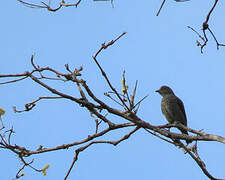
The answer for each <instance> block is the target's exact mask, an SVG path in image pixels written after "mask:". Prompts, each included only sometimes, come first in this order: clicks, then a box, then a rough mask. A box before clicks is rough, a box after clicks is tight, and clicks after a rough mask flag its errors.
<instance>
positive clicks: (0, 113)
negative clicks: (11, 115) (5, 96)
mask: <svg viewBox="0 0 225 180" xmlns="http://www.w3.org/2000/svg"><path fill="white" fill-rule="evenodd" d="M4 114H5V110H4V109H2V108H1V107H0V115H4Z"/></svg>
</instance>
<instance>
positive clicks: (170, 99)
mask: <svg viewBox="0 0 225 180" xmlns="http://www.w3.org/2000/svg"><path fill="white" fill-rule="evenodd" d="M156 92H158V93H159V94H160V95H161V96H162V101H161V110H162V113H163V115H164V116H165V118H166V120H167V121H168V122H169V123H170V124H172V123H175V124H179V123H180V124H182V125H184V126H186V127H187V117H186V113H185V109H184V103H183V102H182V101H181V100H180V99H179V98H178V97H177V96H176V95H175V94H174V92H173V90H172V89H171V88H170V87H168V86H165V85H164V86H161V87H160V89H158V90H156ZM178 129H179V130H180V131H181V132H182V134H186V135H188V132H187V130H184V129H181V128H178ZM191 142H192V141H191V140H186V143H187V144H189V143H191Z"/></svg>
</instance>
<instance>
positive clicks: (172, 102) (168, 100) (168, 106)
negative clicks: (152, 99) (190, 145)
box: [162, 95, 187, 126]
mask: <svg viewBox="0 0 225 180" xmlns="http://www.w3.org/2000/svg"><path fill="white" fill-rule="evenodd" d="M162 111H163V114H164V115H165V116H166V119H167V121H169V122H170V123H173V122H180V123H181V124H183V125H185V126H186V125H187V119H186V114H185V110H184V105H183V102H182V101H181V100H180V99H179V98H178V97H176V96H175V95H171V96H168V97H165V99H163V103H162Z"/></svg>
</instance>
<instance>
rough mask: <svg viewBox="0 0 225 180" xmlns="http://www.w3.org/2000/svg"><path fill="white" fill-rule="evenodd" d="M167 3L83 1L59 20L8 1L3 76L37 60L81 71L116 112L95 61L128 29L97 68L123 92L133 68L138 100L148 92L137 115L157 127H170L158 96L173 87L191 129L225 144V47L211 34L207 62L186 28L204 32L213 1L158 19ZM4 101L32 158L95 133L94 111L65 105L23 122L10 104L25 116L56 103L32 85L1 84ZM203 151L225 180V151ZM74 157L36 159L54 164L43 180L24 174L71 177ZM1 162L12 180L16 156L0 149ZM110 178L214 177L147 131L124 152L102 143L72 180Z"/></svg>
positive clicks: (218, 26) (2, 11)
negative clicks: (161, 89)
mask: <svg viewBox="0 0 225 180" xmlns="http://www.w3.org/2000/svg"><path fill="white" fill-rule="evenodd" d="M30 2H33V3H38V2H39V1H38V0H33V1H30ZM160 4H161V1H157V0H154V1H138V0H134V1H132V2H131V1H128V0H123V1H115V8H112V7H111V4H110V2H92V1H88V2H87V1H82V2H81V4H80V5H79V6H78V8H75V7H70V8H62V9H61V10H59V11H58V12H55V13H52V12H48V11H46V10H44V9H30V8H27V7H24V6H23V5H22V4H20V3H18V2H17V1H16V0H14V1H4V2H3V3H2V5H1V7H0V15H1V28H0V36H1V42H0V43H1V53H0V59H1V60H0V74H13V73H23V72H24V71H27V70H28V71H29V70H31V69H32V67H31V65H30V56H31V55H32V54H33V53H35V54H36V55H35V62H36V63H37V64H39V65H40V66H43V67H44V66H50V67H52V68H55V69H57V70H59V71H62V72H65V71H64V69H65V68H64V64H66V63H68V64H69V65H70V66H71V67H73V68H75V67H77V68H78V67H80V66H83V68H84V71H83V78H84V79H86V81H87V83H88V85H89V87H90V88H91V89H92V90H93V91H94V92H95V93H96V95H97V96H98V97H99V98H101V99H102V100H104V101H106V102H108V103H109V104H110V105H112V106H113V105H115V104H113V103H112V102H111V101H110V100H108V99H107V98H106V97H104V96H103V93H104V92H106V91H108V90H109V88H108V87H107V85H106V83H105V81H104V79H103V77H102V76H101V74H100V72H99V70H98V69H97V67H96V65H95V64H94V62H93V60H92V56H93V55H94V53H95V52H96V51H97V50H98V49H99V48H100V46H101V43H103V42H107V41H110V40H112V39H113V38H115V37H116V36H118V35H119V34H121V33H122V32H123V31H126V32H127V34H126V35H125V36H124V37H123V38H121V39H120V40H119V41H118V42H117V43H116V44H115V45H114V46H112V47H110V48H109V49H107V50H106V51H104V52H103V53H102V54H101V55H100V56H99V62H100V63H101V65H102V67H103V68H104V69H105V71H106V72H107V73H108V75H109V78H110V80H111V82H112V83H113V84H114V86H115V87H117V88H118V89H120V88H121V87H120V81H121V76H122V71H123V70H126V77H127V82H128V84H129V86H130V88H131V87H133V85H134V83H135V80H138V81H139V87H138V93H137V97H138V98H142V97H143V96H145V95H146V94H149V97H148V98H147V99H146V100H145V101H144V102H143V103H142V105H141V109H140V111H139V116H140V117H141V118H142V119H143V120H145V121H147V122H150V123H151V124H154V125H161V124H164V123H166V120H165V118H164V117H163V115H162V114H161V110H160V101H161V97H160V96H159V95H158V94H156V93H155V92H154V91H155V90H156V89H158V88H159V87H160V86H161V85H164V84H166V85H169V86H171V87H172V88H173V90H174V91H175V93H176V94H177V95H178V96H179V97H180V98H181V99H182V100H183V101H184V104H185V108H186V113H187V117H188V125H189V126H190V127H191V128H193V129H199V130H200V129H204V131H205V132H207V133H212V134H218V135H221V136H225V121H224V119H225V110H224V107H225V71H224V69H225V48H222V47H221V48H220V50H219V51H217V50H216V46H215V42H214V41H212V38H211V37H210V36H209V40H210V42H209V44H208V46H207V47H205V49H204V54H201V53H200V49H199V48H198V47H196V45H195V42H196V39H197V38H198V37H197V36H196V35H195V34H194V33H193V32H192V31H190V30H189V29H188V28H187V26H188V25H189V26H192V27H194V28H196V29H200V28H201V24H202V22H203V21H204V20H205V17H206V14H207V12H208V10H209V8H210V7H211V5H212V2H210V1H207V2H206V1H205V0H199V1H194V0H192V1H188V2H183V3H177V2H175V1H172V0H170V1H169V0H167V2H166V4H165V6H164V8H163V9H162V11H161V14H160V16H159V17H156V16H155V14H156V12H157V10H158V8H159V7H160ZM224 6H225V2H224V1H220V2H219V3H218V6H217V7H216V11H215V12H213V14H212V18H211V19H210V22H209V25H210V26H211V28H212V29H213V31H214V32H215V34H216V36H217V38H218V40H220V41H221V42H225V37H224V30H225V24H224ZM1 82H2V79H1ZM45 82H46V81H45ZM51 85H52V86H53V87H54V88H57V89H59V90H62V91H66V92H68V93H70V94H73V95H75V96H78V93H77V91H76V90H75V87H74V85H72V84H71V83H65V84H59V83H56V82H52V83H51ZM0 93H1V94H0V95H1V96H0V98H1V101H0V106H1V107H3V108H4V109H5V110H6V114H5V115H4V116H3V120H4V122H5V124H6V126H7V128H10V127H12V126H13V128H14V129H15V131H16V135H15V136H14V137H13V139H12V140H13V143H16V144H18V145H20V146H25V147H27V148H30V149H33V150H34V149H37V148H38V146H39V145H40V144H41V145H43V146H44V147H54V146H57V145H61V144H63V143H70V142H74V141H78V140H80V139H82V138H85V137H87V135H88V134H91V133H93V131H94V127H95V124H94V121H93V119H91V118H90V116H89V113H88V112H86V110H84V108H81V107H80V106H78V105H77V104H74V103H72V102H70V101H67V100H49V101H48V100H43V101H41V102H40V103H38V104H37V106H36V107H35V108H34V109H33V111H30V112H26V113H22V114H15V113H14V112H13V110H12V106H16V107H17V108H18V109H23V108H24V104H25V103H27V102H30V101H32V100H34V99H36V98H38V97H39V96H50V95H51V94H50V93H49V92H48V91H46V90H45V89H43V88H42V87H40V86H38V85H36V84H35V83H34V82H32V81H31V80H25V81H23V82H18V83H15V84H8V85H3V86H1V88H0ZM114 119H115V121H116V122H121V123H122V122H126V121H125V120H122V119H118V118H115V117H114ZM175 131H176V130H175ZM124 133H125V131H117V132H114V133H110V134H109V135H107V136H105V139H106V140H116V139H118V138H119V137H122V135H123V134H124ZM101 139H102V138H101ZM198 147H199V155H200V156H201V157H202V159H203V160H204V161H205V163H206V166H207V169H208V170H209V172H210V173H212V175H214V176H215V177H220V178H222V177H223V178H224V177H225V171H224V166H225V156H224V152H225V146H224V145H223V144H219V143H215V142H199V143H198ZM73 156H74V148H70V149H69V150H61V151H58V152H52V153H45V154H41V155H36V156H32V157H31V158H34V159H35V162H34V164H33V165H35V166H36V167H37V168H43V167H44V166H45V165H46V164H51V167H50V168H49V170H48V174H47V176H45V177H44V176H42V174H40V173H37V172H34V171H33V170H31V169H29V168H26V169H25V170H24V171H23V172H24V173H25V176H24V178H23V179H24V180H30V179H32V180H42V179H49V180H50V179H63V177H64V176H65V173H66V172H67V170H68V168H69V166H70V164H71V161H72V158H73ZM0 157H1V165H0V166H1V173H0V177H1V178H0V179H2V180H8V179H12V178H13V177H15V174H16V172H17V170H18V169H19V168H20V167H21V163H20V162H19V160H18V158H17V157H16V156H15V155H14V154H13V153H11V152H9V151H5V150H2V149H1V150H0ZM106 178H107V179H108V180H114V179H131V180H132V179H142V180H149V179H154V180H160V179H173V180H180V179H182V180H190V179H192V180H200V179H201V180H203V179H207V178H206V176H205V175H204V174H203V173H202V171H201V169H200V168H199V167H198V166H197V165H196V164H195V162H194V161H193V160H192V159H191V158H190V157H189V156H188V155H184V154H183V152H182V151H181V150H179V149H177V148H176V147H174V146H172V145H170V144H168V143H166V142H162V141H161V140H159V139H157V138H156V137H152V136H151V135H150V134H148V133H147V132H145V131H143V130H140V131H139V132H137V133H136V134H134V135H133V136H132V137H130V138H129V139H128V140H127V141H124V142H123V143H121V144H119V145H118V146H116V147H114V146H111V145H103V144H101V145H94V146H92V147H91V148H89V149H88V150H86V151H85V152H82V153H81V154H80V156H79V160H78V162H77V164H76V165H75V167H74V169H73V170H72V172H71V174H70V176H69V179H71V180H72V179H79V180H87V179H94V180H95V179H98V180H99V179H100V180H101V179H102V180H103V179H106Z"/></svg>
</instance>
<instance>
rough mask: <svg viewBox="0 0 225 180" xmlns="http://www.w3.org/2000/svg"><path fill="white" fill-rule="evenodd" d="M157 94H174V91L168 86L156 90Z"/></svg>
mask: <svg viewBox="0 0 225 180" xmlns="http://www.w3.org/2000/svg"><path fill="white" fill-rule="evenodd" d="M155 92H157V93H159V94H160V95H161V96H165V95H170V94H174V93H173V90H172V89H171V88H170V87H168V86H162V87H161V88H160V89H159V90H156V91H155Z"/></svg>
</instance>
